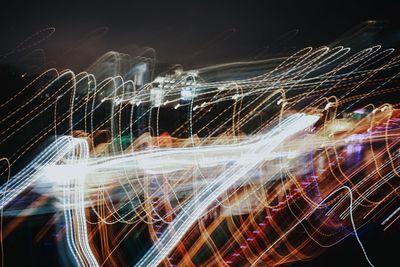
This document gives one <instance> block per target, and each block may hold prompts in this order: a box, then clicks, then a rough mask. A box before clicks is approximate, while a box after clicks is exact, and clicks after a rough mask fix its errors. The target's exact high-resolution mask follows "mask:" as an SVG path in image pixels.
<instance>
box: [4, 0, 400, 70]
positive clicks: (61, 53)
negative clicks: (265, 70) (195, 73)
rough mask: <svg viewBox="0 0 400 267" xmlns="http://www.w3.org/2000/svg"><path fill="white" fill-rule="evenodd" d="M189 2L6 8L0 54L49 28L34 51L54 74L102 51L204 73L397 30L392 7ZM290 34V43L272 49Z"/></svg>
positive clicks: (361, 3)
mask: <svg viewBox="0 0 400 267" xmlns="http://www.w3.org/2000/svg"><path fill="white" fill-rule="evenodd" d="M170 2H171V3H170ZM193 2H194V1H192V2H191V1H156V2H153V1H132V0H131V1H76V2H74V1H63V2H58V1H9V2H8V3H7V5H6V6H2V7H1V11H0V12H1V15H0V36H1V37H0V38H1V42H0V54H6V53H7V52H9V51H10V50H12V49H13V48H15V47H16V46H17V44H18V43H19V42H21V41H22V40H24V39H25V38H27V37H28V36H30V35H31V34H33V33H35V32H37V31H39V30H41V29H43V28H46V27H55V28H56V32H55V33H54V34H53V35H52V36H51V38H49V39H48V40H47V41H45V42H42V43H40V44H39V45H37V46H35V48H43V49H44V51H45V53H46V59H47V60H48V61H55V63H54V65H55V66H57V67H71V68H73V69H83V68H85V67H86V66H87V65H88V64H90V63H91V62H93V61H94V60H95V59H96V58H98V57H99V56H100V55H101V54H103V53H104V52H106V51H110V50H114V51H120V52H128V53H131V51H133V50H134V48H135V47H136V48H137V47H152V48H154V49H155V51H156V53H157V58H158V59H159V60H160V61H161V62H166V63H182V64H188V65H205V64H212V63H218V62H226V61H234V60H241V59H249V58H251V56H254V55H257V54H259V53H260V52H262V51H263V50H265V48H266V47H267V46H269V47H271V46H272V48H273V49H275V50H285V46H288V47H289V46H290V47H293V46H295V47H297V48H302V47H304V46H308V45H311V46H318V45H321V44H329V43H330V42H332V41H333V40H335V39H336V38H338V37H339V36H340V35H341V34H343V33H344V32H346V31H348V30H349V29H351V28H352V27H354V26H356V25H357V24H359V23H361V22H363V21H366V20H385V21H390V22H391V23H397V21H398V10H399V9H398V7H396V6H394V5H395V4H394V3H395V2H396V1H393V0H391V1H375V2H373V1H353V2H352V3H350V1H339V0H338V1H311V0H310V1H288V0H280V1H269V0H264V1H254V0H247V1H232V0H231V1H225V0H224V1H197V3H193ZM397 6H400V4H397ZM294 30H299V33H298V34H297V35H296V37H295V38H293V39H291V40H290V41H289V42H287V43H284V44H281V43H280V42H276V40H277V39H280V37H281V36H283V35H285V34H288V33H289V32H291V31H294ZM274 45H275V47H273V46H274ZM272 48H271V49H272ZM271 49H270V50H269V51H271ZM273 49H272V50H273ZM18 56H19V55H16V57H17V58H18Z"/></svg>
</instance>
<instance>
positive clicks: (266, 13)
mask: <svg viewBox="0 0 400 267" xmlns="http://www.w3.org/2000/svg"><path fill="white" fill-rule="evenodd" d="M399 10H400V2H398V1H395V0H391V1H384V0H382V1H370V0H367V1H365V0H364V1H344V0H340V1H339V0H338V1H315V0H314V1H313V0H309V1H296V0H293V1H288V0H279V1H271V0H263V1H254V0H246V1H232V0H231V1H226V0H220V1H218V0H214V1H205V0H203V1H197V2H194V1H133V0H130V1H16V0H15V1H8V2H7V3H5V2H4V3H2V5H1V7H0V64H4V63H11V64H15V65H17V66H18V67H21V68H23V67H24V66H23V65H22V64H23V63H21V62H23V61H21V58H22V57H26V56H27V54H29V53H30V52H29V51H33V50H34V49H43V53H42V52H40V53H38V54H40V56H41V57H44V58H45V59H46V61H47V62H48V64H49V65H52V66H56V67H58V68H72V69H73V70H78V71H80V70H83V69H85V68H86V67H87V66H89V65H90V64H91V63H92V62H94V61H95V60H96V59H97V58H98V57H99V56H101V55H102V54H103V53H105V52H107V51H110V50H113V51H118V52H126V53H135V51H137V50H140V49H142V48H144V47H151V48H153V49H154V50H155V52H156V54H157V56H156V58H157V59H158V60H159V61H160V62H162V63H166V64H174V63H180V64H183V65H185V66H187V67H192V66H204V65H210V64H215V63H222V62H229V61H238V60H249V59H257V58H262V57H265V56H266V55H267V54H268V53H271V54H274V53H278V54H279V53H281V52H287V51H295V50H296V49H300V48H302V47H305V46H314V47H315V46H320V45H324V44H330V43H332V42H333V41H335V40H336V39H338V38H340V36H342V34H344V33H345V32H347V31H348V30H350V29H352V28H353V27H355V26H357V25H358V24H360V23H362V22H364V21H368V20H379V21H385V22H387V23H388V24H389V25H392V26H391V27H392V28H394V29H395V31H397V32H400V15H399V14H400V13H399ZM48 27H54V28H55V29H56V30H55V32H54V34H52V35H51V36H50V38H49V39H47V40H45V41H43V42H40V43H38V44H36V43H35V40H36V41H37V39H32V40H30V41H28V42H27V43H26V44H25V45H23V46H22V47H25V48H26V46H29V48H27V49H24V50H23V51H18V49H17V50H16V51H14V53H12V54H11V53H10V52H11V51H13V50H15V48H16V47H18V45H19V43H21V42H22V41H23V40H24V39H26V38H28V37H29V36H31V35H32V34H34V33H36V32H38V31H40V30H42V29H45V28H48ZM396 29H397V30H396ZM42 36H43V35H42ZM391 36H392V38H394V39H396V38H397V40H394V41H397V42H399V43H400V35H399V34H392V35H391ZM39 39H40V38H39ZM388 43H390V42H388ZM8 54H10V55H9V56H6V57H5V55H8ZM3 90H4V89H3ZM395 227H398V226H395ZM398 233H399V229H392V230H390V231H387V232H383V231H382V228H381V227H380V226H379V225H375V226H373V227H371V229H364V230H363V232H362V233H360V237H361V239H362V240H363V241H364V245H365V247H366V249H367V251H368V254H369V255H370V257H371V259H372V261H373V262H376V263H378V264H377V266H392V265H391V264H390V263H388V264H386V263H385V261H386V260H388V259H395V258H396V255H395V253H396V248H398V242H399V235H398ZM15 251H18V250H15ZM40 251H44V250H40ZM24 253H25V252H24ZM26 253H27V254H25V255H31V254H33V253H36V252H34V251H33V250H32V251H26ZM43 255H49V254H46V253H44V254H43ZM32 257H34V255H32ZM39 257H40V255H39ZM55 257H56V256H55ZM28 258H29V257H27V259H28ZM53 261H56V260H55V259H53ZM41 262H42V263H45V262H46V259H43V261H41ZM293 266H366V261H365V260H364V258H363V255H362V251H361V249H360V247H359V245H358V243H357V242H356V240H355V238H354V237H352V236H350V237H349V238H347V239H346V240H345V241H344V242H342V243H341V244H339V245H337V246H335V247H333V248H330V249H328V250H327V252H325V253H324V254H322V255H321V256H319V257H318V258H316V259H314V260H312V261H310V262H307V263H295V264H294V265H293Z"/></svg>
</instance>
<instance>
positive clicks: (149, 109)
mask: <svg viewBox="0 0 400 267" xmlns="http://www.w3.org/2000/svg"><path fill="white" fill-rule="evenodd" d="M155 62H156V60H155V59H154V58H151V57H150V58H144V56H143V55H140V56H138V57H131V56H129V55H125V54H122V53H117V52H109V53H106V54H105V55H104V56H102V57H101V58H99V59H98V60H97V61H96V62H95V63H94V64H93V65H92V66H91V67H90V68H88V70H87V71H85V72H82V73H77V74H75V73H74V72H73V71H71V70H65V71H62V72H58V71H57V70H55V69H50V70H47V71H44V72H43V73H42V74H40V75H38V76H35V77H34V78H32V79H31V80H30V82H29V84H28V85H27V86H26V87H25V88H23V89H22V90H20V91H19V93H17V94H15V95H13V96H12V97H11V98H9V99H8V100H6V101H4V103H0V112H1V114H4V116H2V118H1V119H0V125H1V126H2V129H4V130H3V131H1V132H0V148H1V151H11V152H9V153H8V154H7V156H6V157H4V159H3V156H2V160H1V162H2V164H3V165H1V166H0V167H1V175H2V176H7V177H8V175H10V177H9V179H4V182H3V183H2V184H1V187H0V193H1V202H0V209H1V215H2V221H1V222H3V218H7V223H6V225H5V226H4V227H3V223H2V224H1V231H2V233H1V239H2V241H4V240H5V239H7V238H10V236H12V232H13V231H14V229H15V228H17V227H19V224H20V223H21V221H22V219H21V218H28V216H29V215H32V214H36V215H41V216H48V215H49V214H51V215H53V214H54V219H53V221H49V222H48V224H47V225H46V227H44V228H43V229H42V230H41V232H40V234H38V235H37V239H38V240H42V239H43V237H44V236H46V235H49V233H48V232H50V231H51V230H50V229H52V227H51V225H52V224H58V225H59V226H61V227H59V228H60V229H61V230H60V231H59V232H58V233H57V235H56V236H57V241H55V242H65V244H66V245H67V248H68V253H66V254H68V256H69V257H65V259H66V260H65V262H63V263H64V264H65V265H66V266H71V265H76V266H113V267H114V266H129V265H135V266H230V265H234V266H251V265H255V266H260V265H266V266H277V265H286V264H290V263H293V262H296V261H299V260H309V259H310V258H313V257H316V256H317V255H318V254H320V253H322V252H323V250H324V249H326V248H328V247H331V246H333V245H335V244H337V243H338V242H340V241H341V240H343V239H344V238H346V237H348V236H351V233H354V236H355V238H356V239H357V241H358V244H359V245H360V247H361V249H362V251H363V253H364V256H365V259H363V260H366V261H367V262H368V263H369V264H370V265H372V262H371V260H370V258H369V257H368V255H367V252H366V250H365V248H364V245H363V243H362V242H361V238H360V236H361V235H360V233H361V232H360V231H358V229H360V228H362V227H364V226H365V225H368V224H370V223H371V222H374V221H379V222H380V223H381V225H382V226H384V227H385V228H384V230H385V231H387V230H389V231H390V230H391V229H393V227H392V226H393V225H395V223H396V222H397V221H398V219H399V218H400V216H399V215H398V213H399V208H398V204H399V202H398V200H399V198H398V189H399V186H400V180H399V179H398V178H399V177H400V169H399V168H400V167H399V162H400V138H399V137H400V110H399V109H398V107H399V101H398V95H399V90H400V89H399V88H400V87H399V86H397V85H398V82H400V75H399V73H400V64H399V63H400V55H398V54H397V52H396V51H395V50H394V49H391V48H389V49H385V48H383V47H382V46H379V45H377V46H373V47H368V48H365V49H360V50H357V51H353V50H351V49H350V48H346V47H342V46H339V47H333V48H328V47H321V48H318V49H313V48H311V47H309V48H304V49H302V50H300V51H298V52H296V53H295V54H293V55H291V56H287V57H282V58H277V59H273V60H260V61H254V62H236V63H232V64H222V65H217V66H209V67H205V68H202V69H195V70H189V71H183V70H182V69H173V71H171V73H168V74H165V75H164V74H162V75H160V76H158V77H153V76H152V75H153V73H155V72H154V71H155V67H154V66H155ZM33 88H34V89H35V90H33ZM30 91H35V94H34V95H33V96H32V97H28V98H27V99H25V98H24V97H26V95H29V93H28V92H30ZM382 100H385V101H382ZM48 140H53V141H52V142H50V143H49V141H48ZM45 143H47V144H48V145H47V146H44V144H45ZM38 150H40V152H39V153H37V151H38ZM38 196H39V197H38ZM143 236H144V237H145V239H146V240H142V237H143ZM61 237H63V238H64V239H63V238H61ZM58 240H62V241H58ZM144 241H145V242H144ZM135 242H137V243H138V244H136V243H135ZM2 245H3V243H2ZM132 247H140V248H143V249H142V251H138V252H132V251H131V250H128V251H127V249H124V248H132ZM365 247H368V246H365ZM62 253H65V251H63V252H62ZM135 253H136V254H135ZM127 255H128V256H127ZM6 256H7V255H6ZM63 258H64V257H63ZM132 259H134V260H132Z"/></svg>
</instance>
